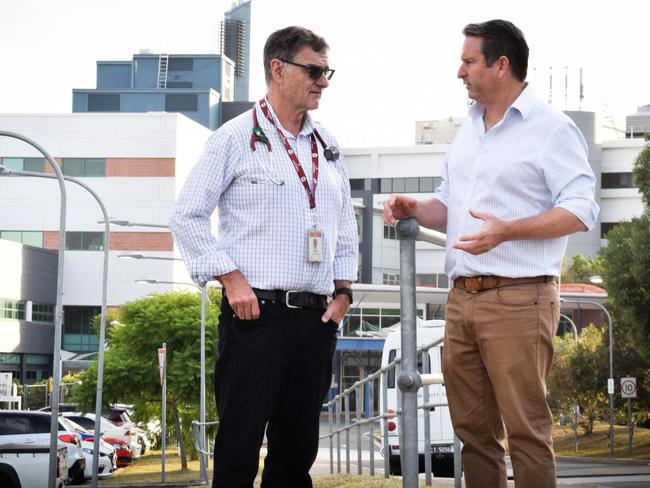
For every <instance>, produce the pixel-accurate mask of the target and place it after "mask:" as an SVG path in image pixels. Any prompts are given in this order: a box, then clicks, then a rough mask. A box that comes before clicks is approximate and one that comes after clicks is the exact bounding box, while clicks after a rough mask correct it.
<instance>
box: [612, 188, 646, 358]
mask: <svg viewBox="0 0 650 488" xmlns="http://www.w3.org/2000/svg"><path fill="white" fill-rule="evenodd" d="M649 196H650V195H649ZM607 239H608V241H609V242H608V245H607V247H603V248H602V249H601V251H600V255H601V256H602V257H603V263H604V265H603V268H604V269H603V278H604V280H605V284H606V288H607V292H608V293H609V298H610V300H611V301H612V303H613V304H614V306H615V307H616V309H617V310H618V311H619V315H620V318H621V319H622V320H624V321H625V322H626V323H628V324H629V326H630V332H631V334H630V337H631V338H632V339H633V341H634V344H635V345H636V347H637V348H638V351H639V353H640V354H641V355H642V356H643V357H645V358H646V359H650V313H648V311H650V273H649V272H648V270H650V246H649V245H648V244H650V218H649V216H648V212H647V210H646V212H645V213H644V214H643V215H642V216H641V217H637V218H633V219H632V220H631V221H630V222H629V224H628V225H617V226H615V227H614V228H613V229H612V230H611V231H610V232H609V233H608V234H607Z"/></svg>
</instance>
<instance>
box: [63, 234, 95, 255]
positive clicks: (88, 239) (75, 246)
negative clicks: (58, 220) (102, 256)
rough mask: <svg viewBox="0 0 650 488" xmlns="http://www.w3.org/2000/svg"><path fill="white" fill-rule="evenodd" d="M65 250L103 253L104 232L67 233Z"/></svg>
mask: <svg viewBox="0 0 650 488" xmlns="http://www.w3.org/2000/svg"><path fill="white" fill-rule="evenodd" d="M65 248H66V250H68V251H103V250H104V233H103V232H66V235H65Z"/></svg>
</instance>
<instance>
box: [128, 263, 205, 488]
mask: <svg viewBox="0 0 650 488" xmlns="http://www.w3.org/2000/svg"><path fill="white" fill-rule="evenodd" d="M120 257H127V258H131V259H164V260H170V261H181V260H180V259H178V258H165V257H157V256H144V255H142V254H133V255H120ZM137 282H138V283H142V284H152V285H158V284H160V285H187V286H193V287H195V288H198V289H199V291H200V292H201V387H200V393H199V422H201V426H202V430H201V439H200V441H201V442H200V447H201V450H202V451H204V450H205V445H206V439H205V307H206V302H207V297H208V294H207V288H206V287H205V286H204V287H199V286H197V285H196V284H194V283H180V282H176V281H160V280H156V279H153V278H146V279H141V280H137ZM199 461H200V469H201V478H202V479H203V481H204V482H205V483H206V484H207V482H208V467H207V462H206V459H205V455H204V454H203V452H201V453H200V455H199Z"/></svg>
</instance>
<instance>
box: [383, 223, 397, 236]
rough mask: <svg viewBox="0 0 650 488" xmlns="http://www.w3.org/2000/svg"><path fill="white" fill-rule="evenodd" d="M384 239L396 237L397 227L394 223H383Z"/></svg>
mask: <svg viewBox="0 0 650 488" xmlns="http://www.w3.org/2000/svg"><path fill="white" fill-rule="evenodd" d="M384 239H397V229H396V228H395V226H394V225H386V224H384Z"/></svg>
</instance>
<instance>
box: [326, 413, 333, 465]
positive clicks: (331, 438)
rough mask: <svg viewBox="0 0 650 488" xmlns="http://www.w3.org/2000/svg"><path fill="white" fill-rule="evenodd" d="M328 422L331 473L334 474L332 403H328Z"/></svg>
mask: <svg viewBox="0 0 650 488" xmlns="http://www.w3.org/2000/svg"><path fill="white" fill-rule="evenodd" d="M327 424H328V427H329V434H330V435H329V438H330V474H334V437H333V434H332V403H329V404H328V405H327Z"/></svg>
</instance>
